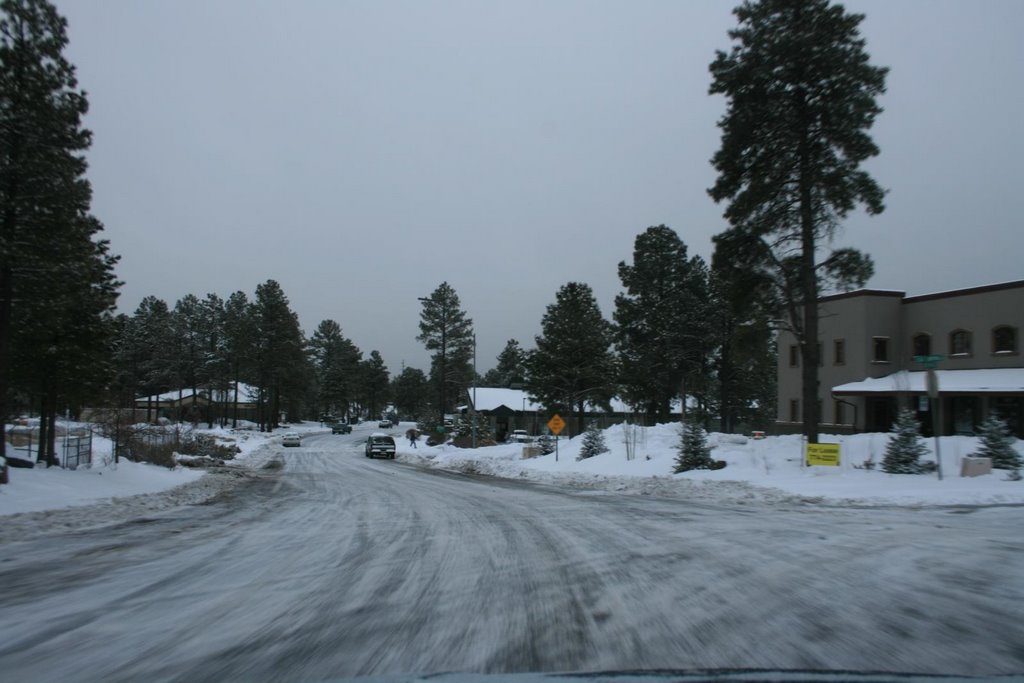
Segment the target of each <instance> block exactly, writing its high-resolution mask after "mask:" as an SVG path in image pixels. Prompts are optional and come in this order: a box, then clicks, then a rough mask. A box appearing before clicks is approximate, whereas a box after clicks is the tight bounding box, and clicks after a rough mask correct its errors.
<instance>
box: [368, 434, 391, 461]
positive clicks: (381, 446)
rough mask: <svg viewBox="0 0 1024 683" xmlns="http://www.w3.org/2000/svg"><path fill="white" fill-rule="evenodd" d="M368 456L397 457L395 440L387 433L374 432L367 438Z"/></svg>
mask: <svg viewBox="0 0 1024 683" xmlns="http://www.w3.org/2000/svg"><path fill="white" fill-rule="evenodd" d="M366 457H367V458H388V459H389V460H394V459H395V440H394V439H392V438H391V437H390V436H388V435H387V434H372V435H370V438H369V439H367V440H366Z"/></svg>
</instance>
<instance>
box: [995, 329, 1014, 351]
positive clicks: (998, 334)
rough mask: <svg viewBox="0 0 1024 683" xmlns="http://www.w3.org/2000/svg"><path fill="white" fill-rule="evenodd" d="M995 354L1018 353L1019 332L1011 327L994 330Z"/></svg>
mask: <svg viewBox="0 0 1024 683" xmlns="http://www.w3.org/2000/svg"><path fill="white" fill-rule="evenodd" d="M992 352H993V353H1017V330H1016V328H1013V327H1010V326H1009V325H1000V326H999V327H993V328H992Z"/></svg>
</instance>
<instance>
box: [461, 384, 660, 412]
mask: <svg viewBox="0 0 1024 683" xmlns="http://www.w3.org/2000/svg"><path fill="white" fill-rule="evenodd" d="M467 392H468V393H469V398H470V400H471V401H472V399H473V388H472V387H470V388H469V389H468V390H467ZM501 406H505V407H506V408H507V409H508V410H512V411H515V412H517V413H518V412H520V411H523V410H525V411H526V412H528V413H542V412H544V406H542V405H541V404H539V403H534V402H533V401H532V400H530V394H529V393H527V392H526V391H523V390H522V389H503V388H495V387H476V409H477V410H479V411H492V410H496V409H497V408H500V407H501ZM611 407H612V412H613V413H633V412H636V411H635V410H634V409H633V408H631V407H630V406H629V405H628V404H627V403H626V402H625V401H623V400H621V399H618V398H613V399H612V400H611ZM672 410H673V411H678V410H679V399H675V400H673V401H672ZM587 411H588V412H593V413H601V412H604V410H603V409H602V408H599V407H597V406H594V405H591V404H587Z"/></svg>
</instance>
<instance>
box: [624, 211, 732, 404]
mask: <svg viewBox="0 0 1024 683" xmlns="http://www.w3.org/2000/svg"><path fill="white" fill-rule="evenodd" d="M619 279H620V280H622V286H623V287H625V289H626V291H625V292H623V293H622V294H620V295H618V296H617V297H616V298H615V313H614V318H615V323H616V326H615V339H616V347H617V349H618V352H619V360H620V363H621V369H622V386H623V392H624V396H625V398H626V399H627V400H629V402H630V403H632V404H634V405H639V406H642V407H643V411H644V413H645V414H646V415H647V417H648V419H649V420H652V421H658V422H668V421H669V419H670V417H669V416H670V408H671V401H672V399H673V398H675V397H677V396H681V395H682V394H683V393H689V391H690V390H689V389H686V386H690V387H694V388H697V387H700V386H701V384H700V380H701V379H702V378H703V377H704V376H705V375H706V368H705V365H706V363H705V361H706V359H707V357H708V354H709V353H710V352H711V350H712V349H711V346H710V344H709V339H708V332H709V325H708V289H707V269H706V268H705V266H704V263H703V261H702V259H701V258H700V257H699V256H695V257H693V258H692V259H691V258H689V257H687V254H686V245H685V244H684V243H683V241H682V240H680V239H679V236H678V235H677V234H676V233H675V231H674V230H672V229H671V228H669V227H666V226H664V225H658V226H653V227H650V228H647V230H645V231H644V232H642V233H640V234H639V235H637V237H636V240H635V241H634V246H633V264H632V265H630V264H627V263H625V262H622V263H619Z"/></svg>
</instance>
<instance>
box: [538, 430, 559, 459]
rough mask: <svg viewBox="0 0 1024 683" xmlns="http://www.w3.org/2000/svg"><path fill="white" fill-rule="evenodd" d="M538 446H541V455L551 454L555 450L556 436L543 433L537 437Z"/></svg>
mask: <svg viewBox="0 0 1024 683" xmlns="http://www.w3.org/2000/svg"><path fill="white" fill-rule="evenodd" d="M537 447H538V448H540V453H541V455H550V454H552V453H554V452H555V437H553V436H551V435H550V434H542V435H541V436H540V438H539V439H537Z"/></svg>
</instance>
